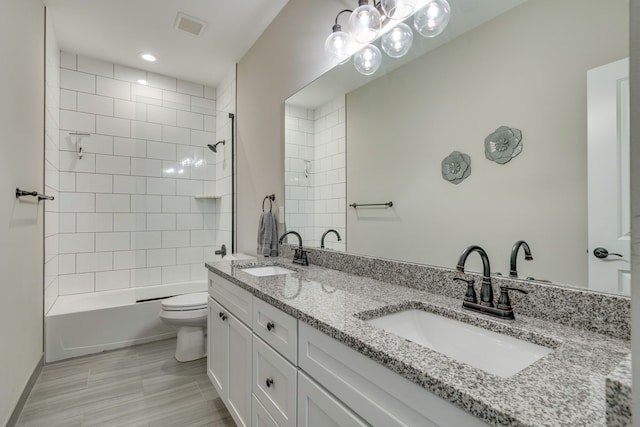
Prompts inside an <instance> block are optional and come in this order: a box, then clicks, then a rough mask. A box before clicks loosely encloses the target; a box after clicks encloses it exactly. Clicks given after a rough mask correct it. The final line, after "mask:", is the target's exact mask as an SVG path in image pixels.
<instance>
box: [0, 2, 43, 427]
mask: <svg viewBox="0 0 640 427" xmlns="http://www.w3.org/2000/svg"><path fill="white" fill-rule="evenodd" d="M0 29H1V30H0V31H2V33H1V37H0V56H1V57H2V67H0V93H2V97H1V98H0V242H2V244H1V245H0V271H1V272H2V277H1V278H0V295H1V298H2V302H3V304H2V310H0V343H2V344H1V346H2V351H0V425H5V423H6V422H7V421H8V419H9V417H10V415H11V413H12V411H13V409H14V407H15V405H16V403H17V402H18V399H19V397H20V394H21V393H22V391H23V389H24V387H25V385H26V384H27V381H28V379H29V377H30V375H31V374H32V372H33V370H34V368H35V367H36V365H37V363H38V361H39V360H40V358H41V356H42V351H43V349H42V313H43V239H44V229H43V219H44V209H43V205H44V204H43V203H37V202H34V201H33V198H25V199H23V200H16V198H15V190H16V187H20V188H23V189H25V190H29V191H32V190H37V191H39V192H43V191H44V188H43V180H44V178H43V170H44V67H45V64H44V7H43V5H42V3H41V2H40V1H39V0H10V1H5V2H3V4H2V13H0Z"/></svg>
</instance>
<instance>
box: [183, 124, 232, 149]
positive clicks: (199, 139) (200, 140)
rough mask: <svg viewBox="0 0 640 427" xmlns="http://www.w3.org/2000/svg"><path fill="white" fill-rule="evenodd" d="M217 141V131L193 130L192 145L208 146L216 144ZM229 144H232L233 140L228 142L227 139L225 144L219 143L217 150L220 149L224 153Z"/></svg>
mask: <svg viewBox="0 0 640 427" xmlns="http://www.w3.org/2000/svg"><path fill="white" fill-rule="evenodd" d="M216 142H217V141H216V134H215V132H206V131H201V130H191V145H193V146H197V147H206V146H207V144H215V143H216ZM226 144H229V145H231V141H229V142H227V141H226V140H225V145H224V146H223V145H218V146H217V147H216V149H217V150H219V152H220V153H224V152H225V150H226V148H227V145H226ZM216 154H217V153H216Z"/></svg>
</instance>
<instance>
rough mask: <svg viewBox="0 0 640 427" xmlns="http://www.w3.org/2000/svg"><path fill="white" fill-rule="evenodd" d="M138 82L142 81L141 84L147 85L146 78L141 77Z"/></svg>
mask: <svg viewBox="0 0 640 427" xmlns="http://www.w3.org/2000/svg"><path fill="white" fill-rule="evenodd" d="M138 83H140V84H141V85H146V84H147V81H146V80H145V79H140V80H138Z"/></svg>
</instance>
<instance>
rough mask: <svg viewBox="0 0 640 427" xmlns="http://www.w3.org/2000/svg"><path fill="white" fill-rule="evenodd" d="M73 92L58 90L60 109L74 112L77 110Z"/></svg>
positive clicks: (74, 92)
mask: <svg viewBox="0 0 640 427" xmlns="http://www.w3.org/2000/svg"><path fill="white" fill-rule="evenodd" d="M77 94H78V92H76V91H75V90H67V89H60V108H62V109H63V110H72V111H75V110H76V109H77V108H78V103H77Z"/></svg>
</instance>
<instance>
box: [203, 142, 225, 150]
mask: <svg viewBox="0 0 640 427" xmlns="http://www.w3.org/2000/svg"><path fill="white" fill-rule="evenodd" d="M224 142H225V141H224V139H223V140H222V141H218V142H216V143H215V144H207V147H209V149H210V150H211V151H213V152H214V153H217V152H218V150H217V147H218V145H220V144H222V145H224Z"/></svg>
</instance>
